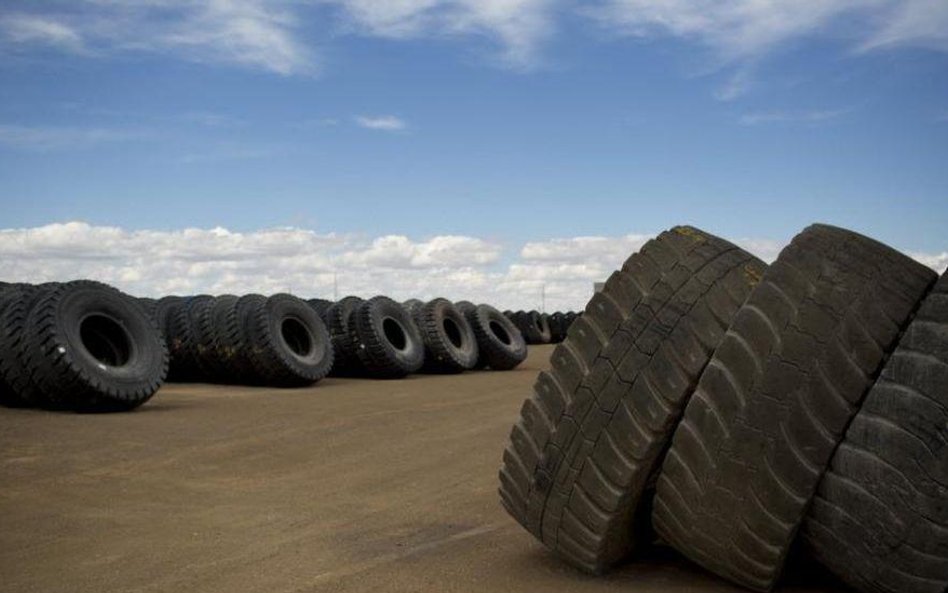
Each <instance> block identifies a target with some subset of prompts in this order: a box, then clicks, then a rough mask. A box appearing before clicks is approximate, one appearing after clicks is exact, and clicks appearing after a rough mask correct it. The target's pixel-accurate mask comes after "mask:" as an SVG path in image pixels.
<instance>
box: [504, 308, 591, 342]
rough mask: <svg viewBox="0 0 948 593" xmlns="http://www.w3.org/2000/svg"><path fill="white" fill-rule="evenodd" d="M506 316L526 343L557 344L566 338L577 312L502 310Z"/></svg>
mask: <svg viewBox="0 0 948 593" xmlns="http://www.w3.org/2000/svg"><path fill="white" fill-rule="evenodd" d="M504 316H505V317H507V319H509V320H510V321H511V322H513V324H514V325H515V326H517V329H519V330H520V333H521V334H522V335H523V337H524V339H525V340H526V341H527V344H559V343H560V342H562V341H563V340H565V339H566V333H567V332H568V331H569V327H570V325H572V324H573V322H574V321H576V318H577V317H579V314H578V313H575V312H573V311H567V312H565V313H563V312H561V311H557V312H556V313H552V314H549V313H540V312H538V311H504Z"/></svg>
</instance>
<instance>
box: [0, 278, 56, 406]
mask: <svg viewBox="0 0 948 593" xmlns="http://www.w3.org/2000/svg"><path fill="white" fill-rule="evenodd" d="M58 286H59V283H55V282H51V283H47V284H40V285H35V286H34V285H21V286H19V287H18V288H16V289H12V290H8V291H6V293H7V295H8V296H9V300H8V301H7V304H6V306H5V307H4V309H3V312H2V315H0V378H2V381H3V384H4V387H3V389H4V392H5V393H6V394H7V396H6V401H7V405H10V406H17V407H23V406H45V407H54V406H53V402H50V401H46V400H45V399H44V396H43V394H42V393H41V392H39V391H38V390H37V387H36V383H35V382H34V381H33V379H32V377H31V376H30V370H29V368H28V367H27V366H26V358H25V357H26V353H27V351H28V349H29V340H28V338H29V333H28V331H27V325H26V322H27V318H28V317H29V314H30V311H32V310H33V307H34V306H35V305H36V303H37V302H39V300H40V299H42V298H43V297H44V296H45V295H46V294H47V293H48V292H49V291H51V290H54V289H55V288H57V287H58Z"/></svg>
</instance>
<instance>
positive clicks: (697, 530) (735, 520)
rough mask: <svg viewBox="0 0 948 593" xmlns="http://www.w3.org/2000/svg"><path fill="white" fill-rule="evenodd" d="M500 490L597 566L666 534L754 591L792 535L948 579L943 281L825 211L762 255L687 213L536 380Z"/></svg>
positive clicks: (834, 556)
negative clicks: (821, 219)
mask: <svg viewBox="0 0 948 593" xmlns="http://www.w3.org/2000/svg"><path fill="white" fill-rule="evenodd" d="M500 497H501V501H502V503H503V505H504V507H505V508H506V509H507V511H508V512H509V513H510V514H511V515H512V516H513V517H514V518H515V519H516V520H517V521H518V522H520V523H521V524H522V525H523V526H524V527H525V528H526V529H527V530H529V531H530V532H531V533H532V534H533V535H534V536H535V537H537V538H538V539H539V540H541V541H542V542H544V543H545V544H546V545H547V546H549V547H550V548H552V549H553V550H554V551H555V552H556V553H557V554H559V555H560V556H561V557H562V558H564V559H565V560H567V561H568V562H569V563H571V564H573V565H574V566H576V567H579V568H580V569H582V570H585V571H589V572H592V573H601V572H604V571H606V570H608V569H609V568H610V567H611V566H612V565H614V564H615V563H617V562H619V561H620V560H623V559H626V558H628V557H629V556H630V555H633V554H634V553H635V552H636V551H638V550H640V549H641V548H643V547H646V546H648V545H650V544H652V543H654V542H656V541H660V542H664V543H665V544H668V545H671V546H672V547H674V548H676V549H677V550H678V551H680V552H681V553H683V554H684V555H685V556H687V557H688V558H690V559H691V560H693V561H694V562H696V563H698V564H700V565H702V566H703V567H705V568H706V569H708V570H710V571H712V572H714V573H716V574H718V575H720V576H721V577H724V578H726V579H729V580H731V581H732V582H734V583H737V584H740V585H743V586H745V587H748V588H750V589H755V590H759V591H767V590H770V589H772V588H773V587H774V586H775V585H776V584H777V583H778V580H779V577H780V575H781V572H782V570H783V568H784V564H785V562H786V560H787V558H788V554H789V552H790V551H791V548H794V549H799V550H804V551H808V552H809V553H810V555H811V557H815V558H816V559H817V560H818V561H819V562H821V563H822V564H823V565H825V566H826V567H827V568H828V569H829V570H830V571H831V572H833V573H835V574H836V575H838V577H840V578H841V579H842V580H843V581H845V582H846V583H848V584H850V585H851V586H853V587H855V588H857V589H858V590H860V591H864V592H867V593H868V592H873V593H877V592H888V593H895V592H899V593H945V591H946V590H948V275H943V276H941V278H940V279H939V278H938V277H937V275H936V274H935V273H934V272H933V271H932V270H930V269H928V268H926V267H924V266H922V265H920V264H918V263H917V262H915V261H913V260H912V259H910V258H908V257H906V256H905V255H903V254H901V253H899V252H897V251H895V250H893V249H891V248H889V247H887V246H885V245H883V244H881V243H878V242H876V241H874V240H872V239H869V238H867V237H864V236H861V235H858V234H856V233H853V232H850V231H846V230H844V229H839V228H835V227H830V226H825V225H814V226H811V227H809V228H807V229H805V230H804V231H803V232H802V233H800V234H799V235H797V236H796V237H795V238H794V239H793V241H792V243H791V244H790V245H789V246H788V247H787V248H785V249H784V250H783V251H782V252H781V253H780V255H779V257H778V258H777V260H776V261H775V262H774V263H773V264H771V265H770V266H769V267H768V266H766V265H765V264H764V263H763V262H761V261H759V260H758V259H756V258H755V257H753V256H751V255H750V254H748V253H746V252H745V251H743V250H742V249H740V248H738V247H736V246H735V245H732V244H730V243H728V242H726V241H724V240H722V239H720V238H718V237H715V236H713V235H710V234H708V233H705V232H703V231H701V230H698V229H695V228H692V227H676V228H673V229H671V230H669V231H667V232H665V233H662V234H661V235H660V236H658V237H657V238H656V239H654V240H652V241H650V242H648V243H647V244H646V245H645V246H644V247H643V248H642V250H641V251H640V252H638V253H636V254H634V255H632V256H631V257H630V258H629V259H628V260H627V261H626V262H625V263H624V265H623V266H622V268H621V269H620V270H618V271H616V272H615V273H614V274H613V275H612V276H611V277H610V278H609V280H608V281H607V282H606V283H605V286H604V288H603V290H602V291H601V292H599V293H597V294H596V295H595V296H594V297H593V298H592V300H591V301H590V302H589V303H588V305H587V307H586V309H585V311H584V313H583V315H582V316H581V317H580V318H579V319H577V320H576V322H575V323H574V324H573V326H572V327H571V328H570V330H569V332H568V335H567V337H566V340H565V342H564V343H563V344H561V345H560V346H558V347H557V348H556V349H555V351H554V353H553V354H552V357H551V370H549V371H544V372H542V373H541V374H540V375H539V377H538V378H537V381H536V384H535V387H534V391H533V394H532V395H531V397H529V398H528V399H527V400H526V401H525V402H524V404H523V407H522V410H521V414H520V419H519V420H518V422H517V423H516V424H515V425H514V427H513V429H512V431H511V436H510V441H509V444H508V446H507V448H506V450H505V452H504V456H503V465H502V467H501V470H500Z"/></svg>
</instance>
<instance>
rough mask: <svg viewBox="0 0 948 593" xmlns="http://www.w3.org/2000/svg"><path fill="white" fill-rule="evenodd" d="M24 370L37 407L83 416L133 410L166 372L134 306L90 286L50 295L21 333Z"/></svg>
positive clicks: (153, 334) (152, 329)
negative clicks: (63, 409) (60, 408)
mask: <svg viewBox="0 0 948 593" xmlns="http://www.w3.org/2000/svg"><path fill="white" fill-rule="evenodd" d="M25 333H26V336H27V338H26V342H25V344H24V347H25V356H24V362H25V364H26V367H27V368H28V369H29V372H30V375H31V377H32V378H33V381H34V382H35V385H36V390H37V392H38V393H39V394H41V399H42V401H45V402H51V403H53V404H54V405H56V406H59V405H64V406H66V407H69V408H71V409H74V410H77V411H84V412H112V411H124V410H131V409H133V408H136V407H138V406H140V405H142V404H143V403H145V402H146V401H148V400H149V399H150V398H151V397H152V396H153V395H154V394H155V392H156V391H157V390H158V388H159V387H160V386H161V384H162V382H163V381H164V379H165V375H166V374H167V372H168V351H167V350H166V349H165V344H164V341H163V340H162V339H161V336H160V334H159V333H158V328H157V327H156V326H155V324H154V321H153V320H152V319H151V317H149V316H148V314H147V313H146V312H145V310H144V309H143V308H142V307H141V305H139V304H138V302H137V301H136V300H135V299H134V298H132V297H129V296H128V295H125V294H123V293H121V292H119V291H118V290H116V289H114V288H112V287H111V286H107V285H105V284H101V283H99V282H93V281H89V280H76V281H73V282H67V283H65V284H62V285H60V286H58V287H57V288H55V289H53V290H50V291H47V292H46V293H45V294H44V295H43V297H42V298H41V299H40V300H39V301H38V302H37V303H36V305H35V306H34V307H33V308H32V310H31V311H30V314H29V316H28V318H27V321H26V325H25Z"/></svg>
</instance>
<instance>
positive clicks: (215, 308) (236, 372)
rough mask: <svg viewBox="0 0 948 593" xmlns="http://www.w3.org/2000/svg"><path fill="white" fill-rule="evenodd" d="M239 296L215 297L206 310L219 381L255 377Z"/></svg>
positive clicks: (236, 381)
mask: <svg viewBox="0 0 948 593" xmlns="http://www.w3.org/2000/svg"><path fill="white" fill-rule="evenodd" d="M241 298H243V297H236V296H231V295H225V296H222V297H217V298H216V299H215V301H214V304H213V305H212V306H211V308H210V310H209V313H210V320H209V321H210V323H211V335H212V336H213V340H214V347H213V351H214V353H215V357H216V360H215V365H216V367H217V373H218V375H217V380H218V381H219V382H221V383H236V384H247V383H253V382H254V381H255V380H256V377H255V375H254V373H253V368H252V363H251V361H250V357H249V352H250V346H249V344H248V343H247V341H246V336H247V333H246V332H245V330H244V324H243V318H241V317H240V315H239V312H238V309H237V305H238V303H240V299H241Z"/></svg>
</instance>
